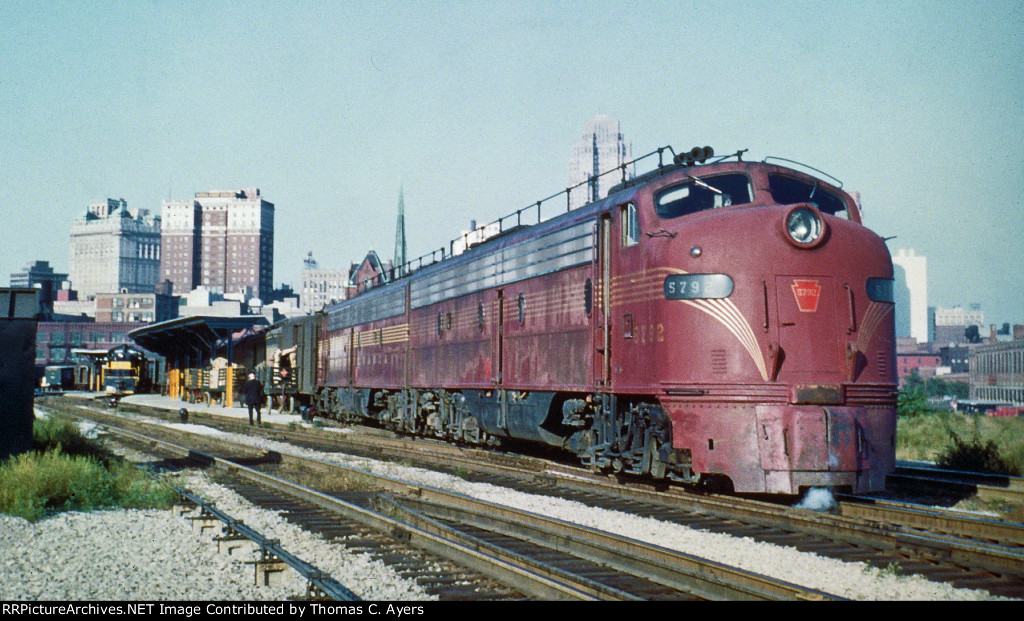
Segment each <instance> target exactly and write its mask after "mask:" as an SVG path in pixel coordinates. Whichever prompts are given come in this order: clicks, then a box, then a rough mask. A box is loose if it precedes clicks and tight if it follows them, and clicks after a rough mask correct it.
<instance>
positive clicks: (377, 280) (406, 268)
mask: <svg viewBox="0 0 1024 621" xmlns="http://www.w3.org/2000/svg"><path fill="white" fill-rule="evenodd" d="M665 151H668V152H669V153H671V154H672V159H675V157H676V152H675V150H674V149H673V148H672V146H671V145H666V146H664V147H660V148H658V149H655V150H654V151H651V152H650V153H647V154H646V155H641V156H640V157H638V158H636V159H634V160H631V161H629V162H625V163H623V164H620V165H618V166H616V167H615V168H611V169H609V170H606V171H604V172H603V173H600V174H597V175H589V176H588V177H587V179H586V181H581V182H579V183H577V184H576V185H573V186H569V187H567V188H566V189H564V190H562V191H560V192H556V193H555V194H552V195H551V196H548V197H547V198H542V199H540V200H538V201H536V202H534V203H530V204H529V205H527V206H525V207H522V208H520V209H517V210H515V211H513V212H511V213H509V214H508V215H505V216H502V217H500V218H498V219H497V220H494V221H493V222H489V223H487V224H484V225H481V226H478V227H476V228H475V229H473V230H472V231H466V232H465V233H463V234H462V235H461V236H460V237H457V238H455V239H453V240H451V241H449V242H448V246H447V248H439V249H437V250H433V251H431V252H429V253H427V254H424V255H421V256H419V257H417V258H415V259H411V260H409V261H406V262H405V263H403V264H402V265H399V266H392V267H391V269H390V270H388V272H387V273H384V274H378V275H376V276H373V277H371V278H367V279H365V280H363V281H361V282H358V283H356V291H359V292H362V291H366V290H368V289H370V288H372V287H374V286H377V285H381V284H386V283H388V282H393V281H395V280H398V279H401V278H405V277H408V276H410V275H411V274H412V273H414V272H415V271H416V269H422V268H423V267H424V261H426V260H427V259H428V258H429V260H430V261H429V263H426V265H427V266H429V265H433V264H434V263H439V262H441V261H444V260H446V259H450V258H452V257H454V256H456V253H455V248H456V246H455V244H456V243H457V242H459V241H462V242H463V244H464V247H463V252H464V251H465V250H469V248H470V247H471V246H470V236H471V235H473V234H474V233H477V232H480V234H481V235H483V234H484V233H485V232H486V231H487V229H488V228H489V227H493V226H495V225H497V227H498V231H497V232H496V233H495V234H494V235H492V237H493V236H497V235H500V234H501V233H503V232H505V228H504V223H505V221H506V220H508V219H510V218H512V217H515V219H516V226H517V227H518V226H523V213H525V212H526V211H528V210H531V209H534V208H536V209H537V222H536V224H540V223H541V222H543V221H544V218H543V214H542V205H543V204H544V203H546V202H548V201H550V200H552V199H554V198H557V197H559V196H561V195H562V194H565V201H566V209H565V213H569V212H571V211H574V209H573V208H572V191H573V190H576V189H579V188H580V187H582V186H590V185H593V184H595V183H596V182H597V180H598V179H600V178H601V177H603V176H605V175H609V174H612V173H614V172H617V171H618V172H621V174H622V182H623V183H625V182H626V181H627V180H628V179H627V171H628V169H629V167H631V166H633V165H635V164H636V163H637V162H640V161H642V160H645V159H647V158H649V157H652V156H654V155H657V156H658V169H661V168H664V167H665V166H667V165H669V164H671V163H672V162H671V161H670V162H669V163H666V162H665V161H664V159H663V154H664V152H665ZM593 202H594V201H590V202H587V203H584V204H583V205H580V206H579V207H577V208H576V209H580V208H582V207H585V206H587V205H589V204H591V203H593ZM527 226H532V225H527ZM482 241H483V240H481V242H482ZM478 243H479V242H478ZM438 253H441V258H440V259H438V258H437V254H438ZM460 254H461V253H460ZM414 263H415V264H416V265H415V266H414V265H413V264H414ZM414 267H415V269H413V268H414ZM382 277H384V278H382Z"/></svg>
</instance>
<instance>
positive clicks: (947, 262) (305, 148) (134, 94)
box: [0, 0, 1024, 323]
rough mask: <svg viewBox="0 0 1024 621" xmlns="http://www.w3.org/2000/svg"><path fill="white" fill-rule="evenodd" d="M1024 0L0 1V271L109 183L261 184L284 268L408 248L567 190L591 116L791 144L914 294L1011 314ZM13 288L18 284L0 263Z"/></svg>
mask: <svg viewBox="0 0 1024 621" xmlns="http://www.w3.org/2000/svg"><path fill="white" fill-rule="evenodd" d="M1022 59H1024V4H1022V2H1020V1H1015V2H1007V1H998V0H985V1H981V2H949V1H944V0H927V1H923V2H909V1H900V0H892V1H871V2H864V1H848V2H819V1H810V0H808V1H795V2H794V1H788V2H785V1H783V2H780V1H774V0H773V1H764V2H740V1H728V2H722V1H711V2H683V1H669V2H657V1H650V0H645V1H644V2H627V1H623V2H601V1H594V0H590V1H582V2H552V1H542V0H536V1H528V2H512V1H504V2H503V1H487V0H477V1H472V2H439V1H433V2H416V1H408V0H406V1H401V2H392V1H372V2H371V1H367V2H356V1H345V2H342V1H340V0H338V1H327V0H322V1H316V2H304V1H300V0H289V1H287V2H280V1H271V2H254V1H246V0H231V1H224V2H216V1H203V2H186V1H181V0H168V1H160V0H151V1H148V2H147V1H143V0H138V1H111V2H99V3H97V2H93V1H88V2H85V1H82V2H49V1H45V0H44V1H39V0H36V1H31V2H23V1H20V0H13V1H12V0H7V1H6V2H4V3H2V4H0V192H2V194H0V195H2V199H0V223H2V228H0V231H2V232H0V243H2V250H0V274H2V275H3V278H5V279H6V277H7V274H9V273H10V272H13V271H17V270H19V269H20V268H22V267H23V266H24V265H25V264H27V263H29V262H31V261H34V260H37V259H42V260H49V261H50V262H51V264H53V265H54V266H55V267H57V268H58V270H62V271H66V270H67V267H68V248H67V245H68V236H69V233H70V228H71V224H72V222H73V221H74V219H75V218H76V217H77V216H79V215H80V214H81V213H83V212H84V211H85V208H86V206H87V205H88V204H89V203H90V202H92V201H97V200H103V199H105V198H107V197H113V198H125V199H126V200H127V201H128V204H129V206H132V207H141V208H148V209H150V210H151V211H153V212H156V213H158V212H159V209H160V202H161V201H162V200H164V199H167V198H169V197H171V198H189V197H191V196H193V195H194V193H195V192H202V191H207V190H230V189H238V188H242V187H250V186H256V187H259V188H260V189H261V190H262V192H263V194H264V197H265V198H266V199H267V200H269V201H271V202H273V203H274V204H275V205H276V209H277V211H276V229H277V234H276V241H275V270H274V280H275V284H279V283H281V282H288V283H290V284H293V285H295V286H297V285H298V273H299V270H300V269H301V266H302V260H303V258H305V255H306V252H307V251H309V250H312V251H313V252H314V255H315V257H316V258H317V260H318V261H319V262H320V265H321V266H323V267H344V266H347V265H348V263H349V262H351V261H358V260H359V259H361V258H362V257H363V256H364V255H365V253H366V251H367V250H369V249H371V248H372V249H376V250H378V251H379V253H380V254H381V256H382V257H383V258H385V259H387V258H390V257H391V254H392V249H393V243H394V237H393V236H394V225H395V214H396V209H397V203H398V193H399V187H400V186H401V187H404V192H405V205H406V230H407V232H408V242H409V254H410V256H416V255H419V254H422V253H425V252H429V251H430V250H432V249H434V248H440V247H441V246H442V245H444V244H446V243H447V241H448V240H449V239H450V238H452V237H454V236H455V235H457V234H458V232H459V231H460V230H461V229H464V228H466V227H467V226H468V223H469V221H470V220H471V219H476V220H478V221H480V222H485V221H489V220H492V219H494V218H496V217H498V216H500V215H503V214H505V213H507V212H510V211H512V210H514V209H517V208H519V207H523V206H526V205H528V204H530V203H532V202H534V201H536V200H537V199H539V198H543V197H546V196H549V195H550V194H553V193H555V192H556V191H558V190H559V189H561V188H564V187H565V184H566V178H567V174H568V159H569V155H570V150H571V146H572V142H573V141H574V140H575V139H576V138H577V136H578V135H579V134H580V133H581V132H582V131H583V124H584V122H585V121H586V119H587V118H589V117H591V116H593V115H594V114H597V113H604V114H608V115H610V116H613V117H615V118H618V119H619V120H620V121H621V124H622V131H623V132H624V133H625V134H626V137H627V139H628V140H630V141H631V142H632V145H633V152H634V154H636V155H639V154H641V153H645V152H647V151H650V150H653V149H655V148H657V147H659V146H663V145H666V144H671V145H673V146H675V147H677V148H684V149H685V148H689V147H691V146H693V145H704V144H708V145H712V146H713V147H714V148H715V149H716V150H717V151H718V152H720V153H722V152H726V151H733V150H737V149H742V148H747V149H750V151H749V154H748V159H761V158H763V157H765V156H768V155H777V156H782V157H788V158H791V159H796V160H800V161H803V162H806V163H808V164H810V165H812V166H814V167H816V168H819V169H821V170H824V171H826V172H828V173H830V174H832V175H834V176H836V177H838V178H840V179H842V180H843V182H844V187H845V188H846V189H849V190H857V191H860V192H861V194H862V199H863V203H864V207H865V211H866V223H867V224H868V225H869V226H870V227H871V228H873V229H874V230H876V231H877V232H878V233H880V234H882V235H884V236H896V239H894V240H892V241H891V242H890V249H892V250H893V251H895V250H896V249H898V248H904V247H906V248H914V249H915V250H916V251H917V252H918V254H923V255H926V256H927V257H928V268H929V280H930V282H929V294H930V295H929V297H930V300H929V301H930V303H931V304H933V305H941V306H947V307H950V306H954V305H957V304H962V305H967V304H970V303H972V302H979V303H981V304H982V305H983V308H984V310H985V311H986V319H987V320H988V322H990V323H1002V322H1017V323H1024V286H1022V274H1024V252H1021V245H1022V244H1021V241H1022V236H1024V209H1022V207H1021V205H1020V203H1021V199H1022V197H1024V69H1022V62H1021V60H1022ZM5 282H6V280H5Z"/></svg>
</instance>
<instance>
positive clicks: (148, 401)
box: [64, 392, 302, 425]
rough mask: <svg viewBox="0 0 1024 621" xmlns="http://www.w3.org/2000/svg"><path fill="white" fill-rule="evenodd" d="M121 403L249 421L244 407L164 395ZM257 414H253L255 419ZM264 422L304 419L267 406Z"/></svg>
mask: <svg viewBox="0 0 1024 621" xmlns="http://www.w3.org/2000/svg"><path fill="white" fill-rule="evenodd" d="M64 396H65V397H71V398H79V399H91V400H95V401H96V402H97V403H102V402H104V401H106V400H109V397H105V396H104V395H103V394H101V393H94V392H66V393H64ZM121 403H125V404H129V405H140V406H144V407H151V408H157V409H160V410H168V411H171V412H177V411H179V410H181V409H182V408H185V409H186V410H188V412H189V413H190V414H192V413H197V412H202V413H205V414H214V415H217V416H228V417H232V418H238V419H240V420H243V421H245V422H248V421H249V409H248V408H246V407H245V406H244V405H237V404H236V405H234V406H232V407H224V406H223V405H218V404H213V405H208V404H205V403H188V402H187V401H182V400H181V399H175V398H174V397H166V396H163V395H128V396H126V397H123V398H122V399H121ZM255 416H256V413H255V412H253V418H255ZM262 419H263V422H265V423H273V424H278V425H287V424H289V423H302V417H301V416H300V415H299V413H298V412H295V413H283V414H282V413H280V412H278V411H277V410H274V411H273V412H271V410H270V409H269V408H268V407H267V406H263V416H262Z"/></svg>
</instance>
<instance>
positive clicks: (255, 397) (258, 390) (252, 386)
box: [242, 373, 266, 425]
mask: <svg viewBox="0 0 1024 621" xmlns="http://www.w3.org/2000/svg"><path fill="white" fill-rule="evenodd" d="M242 396H243V397H244V399H245V406H246V407H247V408H249V424H250V425H251V424H252V410H253V408H256V424H257V425H261V424H263V414H262V412H261V409H262V408H263V399H264V398H265V397H266V395H265V394H264V392H263V384H261V383H259V382H258V381H257V380H256V374H255V373H250V374H249V381H247V382H246V383H245V384H243V385H242Z"/></svg>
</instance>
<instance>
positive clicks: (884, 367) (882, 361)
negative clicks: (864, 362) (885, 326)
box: [878, 351, 888, 375]
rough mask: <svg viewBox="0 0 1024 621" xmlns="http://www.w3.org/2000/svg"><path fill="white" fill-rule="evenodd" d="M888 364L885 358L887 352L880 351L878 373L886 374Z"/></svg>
mask: <svg viewBox="0 0 1024 621" xmlns="http://www.w3.org/2000/svg"><path fill="white" fill-rule="evenodd" d="M887 367H888V365H887V364H886V360H885V352H881V351H880V352H878V374H879V375H885V374H886V371H887Z"/></svg>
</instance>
